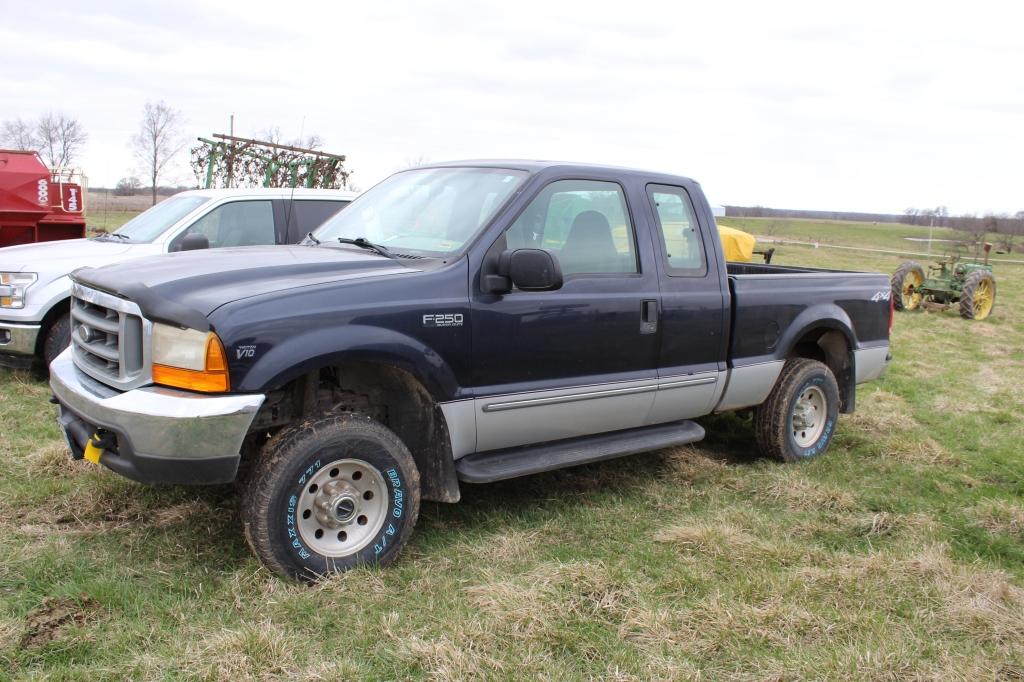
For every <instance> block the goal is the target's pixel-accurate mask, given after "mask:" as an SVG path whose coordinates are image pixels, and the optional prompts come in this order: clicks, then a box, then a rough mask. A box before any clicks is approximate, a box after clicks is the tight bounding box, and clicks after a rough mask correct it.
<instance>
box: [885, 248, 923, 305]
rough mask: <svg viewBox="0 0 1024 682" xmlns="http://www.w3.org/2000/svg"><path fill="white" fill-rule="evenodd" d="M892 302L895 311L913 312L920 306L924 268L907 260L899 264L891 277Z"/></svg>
mask: <svg viewBox="0 0 1024 682" xmlns="http://www.w3.org/2000/svg"><path fill="white" fill-rule="evenodd" d="M891 281H892V301H893V307H894V308H896V310H914V309H916V308H917V307H918V306H920V305H921V299H923V298H924V295H923V294H922V293H921V291H920V289H921V285H922V284H924V268H922V267H921V264H920V263H915V262H914V261H912V260H908V261H906V262H904V263H901V264H900V266H899V267H898V268H896V272H894V273H893V275H892V280H891Z"/></svg>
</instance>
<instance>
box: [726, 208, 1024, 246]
mask: <svg viewBox="0 0 1024 682" xmlns="http://www.w3.org/2000/svg"><path fill="white" fill-rule="evenodd" d="M725 215H726V216H728V217H730V218H733V217H735V218H801V219H805V220H846V221H854V222H868V223H903V224H905V225H919V226H932V227H945V228H949V229H951V230H956V231H957V232H960V233H961V235H962V239H963V241H965V242H969V243H974V242H978V241H986V240H988V241H994V242H995V246H996V248H997V249H998V250H1000V251H1006V252H1012V251H1013V247H1014V240H1015V239H1016V238H1017V237H1022V236H1024V211H1017V212H1016V213H1014V214H1012V215H1011V214H1010V213H986V214H983V215H980V216H979V215H976V214H970V213H965V214H961V215H952V214H950V212H949V209H948V208H946V207H945V206H936V207H935V208H908V209H906V210H905V211H903V213H899V214H897V213H858V212H854V211H803V210H796V209H786V208H767V207H765V206H726V207H725Z"/></svg>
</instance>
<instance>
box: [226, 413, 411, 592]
mask: <svg viewBox="0 0 1024 682" xmlns="http://www.w3.org/2000/svg"><path fill="white" fill-rule="evenodd" d="M339 486H341V487H340V488H339ZM349 491H351V494H350V492H349ZM367 493H372V494H371V495H367ZM339 496H340V497H339ZM338 500H341V502H338ZM332 505H333V506H332ZM343 506H344V507H345V509H344V511H345V512H346V514H350V515H349V516H347V518H339V516H338V515H332V514H334V513H335V510H342V508H343ZM371 507H372V509H373V511H372V512H371ZM419 508H420V477H419V472H418V471H417V469H416V464H415V462H414V461H413V458H412V455H411V454H409V450H408V449H407V448H406V447H405V444H404V443H402V441H401V440H399V438H398V437H397V436H396V435H395V434H394V433H392V432H391V431H390V430H388V429H387V428H385V427H384V426H382V425H381V424H380V423H378V422H375V421H373V420H372V419H370V418H369V417H365V416H361V415H344V416H335V417H323V418H318V419H315V420H310V421H306V422H303V423H301V424H298V425H295V426H292V427H289V428H287V429H285V430H283V431H282V432H280V433H279V434H277V435H276V436H274V437H273V438H272V439H271V440H269V441H268V442H267V443H266V445H264V447H263V448H262V451H261V453H260V456H259V457H258V459H257V461H256V463H255V465H254V467H253V470H252V473H251V475H250V478H249V483H248V485H247V487H246V489H245V492H244V494H243V496H242V508H241V513H242V522H243V524H244V529H245V539H246V541H247V542H248V544H249V547H250V548H251V549H252V551H253V553H254V554H255V555H256V556H257V557H258V558H259V559H260V561H262V562H263V564H264V565H265V566H266V567H267V568H269V569H270V570H271V571H273V572H274V573H277V574H278V575H281V576H285V577H289V578H297V579H300V580H305V581H309V582H311V581H315V580H317V579H319V578H320V577H322V576H326V575H328V574H331V573H338V572H342V571H346V570H349V569H351V568H354V567H356V566H367V565H370V566H372V565H385V564H388V563H390V562H391V561H394V560H395V558H396V557H397V556H398V554H399V552H400V551H401V549H402V547H403V546H404V545H405V543H406V542H407V541H408V539H409V537H410V535H411V534H412V531H413V527H414V526H415V525H416V519H417V517H418V516H419ZM338 513H339V514H340V511H339V512H338ZM367 516H370V518H367ZM378 516H380V517H381V518H380V519H379V526H378ZM332 524H338V525H332ZM375 528H376V529H375ZM325 531H326V532H325ZM349 533H351V534H352V536H351V538H350V537H349V535H348V534H349ZM360 534H361V535H360ZM342 536H345V537H344V540H343V538H342ZM357 538H362V539H357ZM350 539H351V540H352V542H353V543H355V544H352V545H351V546H349V545H347V544H345V543H346V542H348V541H349V540H350ZM335 540H336V541H337V542H335ZM360 543H362V544H360ZM350 550H351V551H350ZM332 551H333V552H334V553H332Z"/></svg>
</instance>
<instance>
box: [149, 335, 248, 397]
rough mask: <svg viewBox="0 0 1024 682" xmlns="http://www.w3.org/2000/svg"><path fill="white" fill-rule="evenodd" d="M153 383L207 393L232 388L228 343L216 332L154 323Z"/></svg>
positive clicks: (222, 391)
mask: <svg viewBox="0 0 1024 682" xmlns="http://www.w3.org/2000/svg"><path fill="white" fill-rule="evenodd" d="M152 357H153V383H157V384H162V385H164V386H174V387H177V388H187V389H188V390H190V391H203V392H204V393H224V392H226V391H228V390H230V389H231V381H230V379H229V378H228V363H227V356H226V355H225V354H224V346H223V344H221V342H220V339H219V338H217V335H216V334H214V333H213V332H201V331H197V330H195V329H180V328H178V327H172V326H170V325H167V324H159V323H156V324H154V325H153V336H152Z"/></svg>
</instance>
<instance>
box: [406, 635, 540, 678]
mask: <svg viewBox="0 0 1024 682" xmlns="http://www.w3.org/2000/svg"><path fill="white" fill-rule="evenodd" d="M393 639H394V642H395V647H396V654H397V656H398V658H399V659H400V660H402V661H405V662H407V663H409V664H411V665H414V666H416V667H418V668H421V669H422V670H424V671H425V672H426V673H427V677H428V679H431V680H438V681H440V682H449V681H456V680H479V679H487V678H488V677H489V676H492V675H494V674H499V675H503V676H505V675H508V674H509V673H510V672H511V671H510V667H511V665H512V664H506V662H505V661H503V660H501V659H500V658H498V657H497V656H496V655H495V652H494V650H495V649H497V650H498V651H500V650H501V646H500V644H499V643H497V642H489V643H488V644H487V645H485V646H478V645H477V644H475V643H474V642H473V641H472V640H467V639H463V638H461V637H459V638H458V639H457V640H455V639H453V638H452V637H450V636H448V635H441V636H440V637H433V638H422V637H420V636H419V635H415V634H413V635H403V636H398V637H394V638H393ZM535 658H536V656H535V655H527V656H520V657H519V660H518V661H517V662H516V663H515V668H514V670H516V671H519V673H520V674H522V672H523V670H524V669H528V668H538V667H540V666H538V665H537V664H536V662H535V661H530V660H529V659H535ZM524 659H525V660H524ZM531 663H532V664H531Z"/></svg>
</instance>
